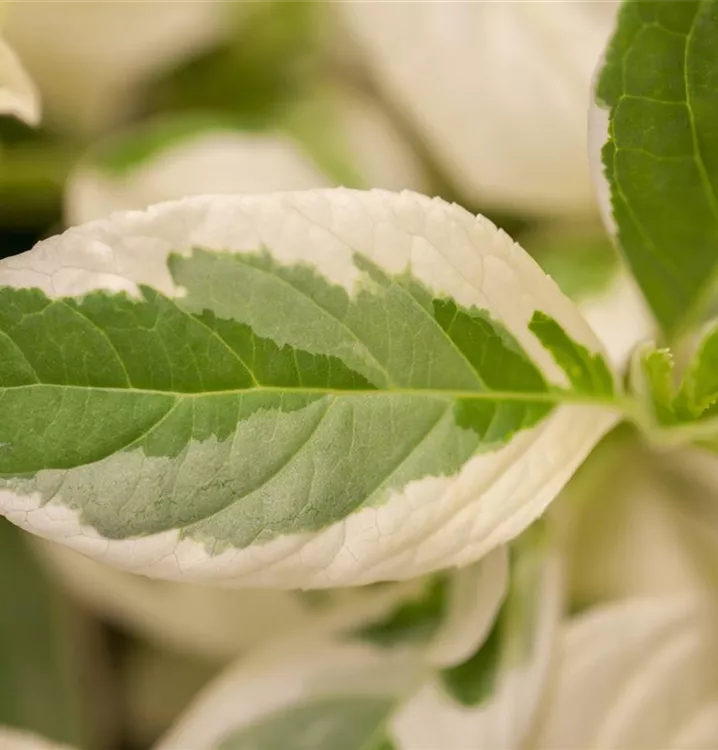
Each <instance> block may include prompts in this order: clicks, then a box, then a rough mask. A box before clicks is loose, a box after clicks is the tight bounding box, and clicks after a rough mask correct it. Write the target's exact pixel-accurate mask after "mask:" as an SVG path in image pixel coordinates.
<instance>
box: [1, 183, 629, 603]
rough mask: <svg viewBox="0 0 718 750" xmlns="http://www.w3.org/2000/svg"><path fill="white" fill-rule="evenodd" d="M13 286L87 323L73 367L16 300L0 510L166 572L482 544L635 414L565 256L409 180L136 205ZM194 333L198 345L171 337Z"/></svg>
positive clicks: (182, 575) (457, 553)
mask: <svg viewBox="0 0 718 750" xmlns="http://www.w3.org/2000/svg"><path fill="white" fill-rule="evenodd" d="M0 288H2V293H3V294H4V295H5V296H6V297H7V298H8V299H9V300H13V303H12V305H11V306H10V307H9V308H8V310H15V309H16V305H20V307H21V308H22V307H23V306H26V305H33V306H34V305H36V304H37V302H35V301H33V300H44V301H43V302H42V305H43V309H45V310H46V311H47V312H46V314H47V315H49V316H54V315H59V316H61V318H63V319H66V322H65V323H64V324H63V336H65V337H66V340H67V341H68V342H71V341H73V340H81V341H82V348H81V350H77V354H74V353H73V352H74V351H75V350H74V349H73V346H72V344H71V343H68V347H69V348H66V349H65V350H64V351H65V355H64V363H65V364H64V365H63V367H62V368H61V369H56V362H57V360H56V359H53V358H52V357H49V356H48V355H47V354H45V355H42V354H41V352H42V350H43V347H45V346H50V347H54V346H55V344H54V343H52V342H53V341H54V339H46V338H43V335H42V328H39V329H38V328H35V327H34V326H35V322H36V320H38V319H37V318H36V317H35V316H32V315H29V316H25V317H22V318H19V319H18V318H17V317H16V316H15V315H14V313H13V315H12V317H9V318H6V319H5V321H4V322H2V323H1V325H2V327H3V329H4V330H6V331H7V337H8V338H9V339H10V340H11V341H12V342H13V348H7V347H9V346H10V344H9V343H6V344H4V346H5V347H6V348H7V353H6V354H5V355H4V356H5V357H6V366H5V367H6V372H7V376H6V377H7V378H8V379H9V380H7V382H8V385H9V386H10V387H7V388H6V389H5V390H4V392H3V395H4V398H3V400H2V402H0V403H1V405H2V420H1V423H2V427H0V430H2V432H0V442H1V443H4V447H3V450H2V452H0V473H1V474H2V479H0V512H2V513H3V514H5V515H6V516H7V517H8V518H9V519H10V520H11V521H13V522H14V523H16V524H18V525H20V526H22V527H23V528H25V529H28V530H30V531H32V532H34V533H36V534H39V535H40V536H44V537H47V538H51V539H55V540H57V541H61V542H63V543H64V544H67V545H68V546H70V547H74V548H75V549H78V550H80V551H82V552H84V553H85V554H88V555H90V556H93V557H96V558H98V559H100V560H104V561H106V562H108V563H111V564H113V565H116V566H119V567H123V568H126V569H128V570H132V571H136V572H142V573H145V574H147V575H150V576H153V577H159V578H170V579H179V580H186V581H196V582H207V583H212V584H215V585H225V586H275V587H287V588H291V587H303V588H310V587H322V588H325V587H336V586H345V585H356V584H365V583H372V582H375V581H382V580H397V579H409V578H413V577H416V576H419V575H423V574H426V573H430V572H432V571H435V570H438V569H441V568H446V567H451V566H463V565H467V564H469V563H471V562H473V561H475V560H477V559H479V558H481V557H482V556H484V555H485V554H487V553H488V552H490V551H491V550H493V549H495V548H496V547H498V546H501V545H502V544H504V543H506V542H508V541H510V540H511V539H513V538H514V537H515V536H517V535H518V534H520V533H521V532H522V531H523V530H524V529H525V528H526V527H527V526H529V525H530V524H531V523H532V522H533V521H534V520H535V519H536V518H537V517H538V516H540V515H541V514H542V513H543V511H544V510H545V509H546V507H547V506H548V504H549V503H550V502H551V500H552V499H553V498H554V497H555V496H556V494H557V493H558V492H559V490H560V489H561V488H562V486H563V485H564V484H565V482H566V481H567V480H568V478H569V477H570V476H571V474H572V473H573V472H574V471H575V469H576V468H577V466H578V465H579V464H580V463H581V462H582V461H583V459H584V458H585V457H586V455H587V454H588V452H589V451H590V450H591V449H592V447H593V446H594V445H595V443H596V442H597V441H598V440H599V439H600V437H601V436H602V435H603V434H604V433H605V432H606V431H607V430H608V429H610V427H611V426H613V425H614V424H615V421H616V418H617V410H616V406H615V403H616V402H615V399H614V393H615V391H616V389H617V388H618V386H617V384H616V383H615V382H614V376H613V375H612V374H611V372H610V371H609V369H608V367H607V366H606V364H605V361H604V359H603V355H602V351H601V345H600V343H599V341H598V340H597V338H596V336H595V335H594V334H593V332H592V331H591V329H590V328H589V326H588V324H587V323H586V322H585V321H584V320H583V318H582V317H581V316H580V314H579V313H578V311H577V310H576V308H575V307H574V305H573V304H572V303H571V302H570V301H569V300H568V299H567V298H566V297H565V296H563V294H562V293H561V292H560V291H559V289H558V287H557V286H556V285H555V284H554V283H553V282H552V281H551V279H549V278H548V277H547V276H546V275H545V274H543V272H542V271H541V270H540V268H539V267H538V266H537V265H536V263H535V262H534V261H533V260H532V259H531V258H530V257H529V256H527V255H526V254H525V253H524V252H523V251H522V250H521V248H519V247H518V246H517V245H515V244H514V243H513V242H512V241H511V240H510V239H509V238H508V237H507V236H506V235H505V234H504V233H502V232H500V231H499V230H497V229H496V228H495V227H494V225H493V224H491V223H490V222H488V221H487V220H485V219H483V218H482V217H475V216H472V215H471V214H469V213H468V212H466V211H464V210H463V209H460V208H459V207H457V206H450V205H448V204H446V203H445V202H443V201H441V200H439V199H433V200H432V199H429V198H425V197H423V196H419V195H416V194H413V193H408V192H407V193H402V194H392V193H386V192H382V191H370V192H361V191H347V190H328V191H307V192H304V193H279V194H274V195H268V196H261V195H260V196H205V197H198V198H190V199H185V200H184V201H180V202H176V203H167V204H162V205H159V206H154V207H152V208H150V209H149V210H147V211H145V212H128V213H118V214H114V215H113V216H112V217H110V218H109V219H107V220H100V221H97V222H91V223H89V224H87V225H85V226H82V227H78V228H75V229H72V230H69V231H68V232H66V233H65V234H63V235H61V236H59V237H55V238H52V239H50V240H47V241H45V242H43V243H40V244H39V245H38V246H37V247H36V248H35V249H34V250H32V251H30V252H28V253H25V254H24V255H21V256H16V257H14V258H9V259H6V260H5V261H3V262H2V263H1V264H0ZM68 310H70V311H72V310H77V311H78V312H77V314H74V313H73V314H71V316H70V318H67V315H68ZM146 315H150V316H151V318H152V319H155V320H157V321H158V323H157V325H155V326H151V327H149V328H147V323H146V322H142V321H145V320H149V318H146V317H145V316H146ZM208 315H209V316H210V317H207V316H208ZM41 320H43V321H45V320H46V321H47V322H48V324H50V321H51V318H44V317H43V318H41ZM88 324H89V325H91V326H92V327H91V328H88ZM18 325H19V326H20V328H18V327H17V326H18ZM25 325H32V326H33V328H32V331H33V333H32V334H31V335H30V329H26V328H24V326H25ZM76 326H80V329H81V331H82V333H80V332H79V331H78V332H77V333H73V330H74V328H75V327H76ZM188 326H189V329H188V328H187V327H188ZM180 331H181V332H182V333H181V335H182V336H183V337H185V341H187V343H188V345H189V346H190V347H195V348H194V349H192V348H190V349H189V350H188V349H186V348H183V347H181V348H179V349H176V348H175V347H173V346H171V347H168V346H167V344H166V342H167V341H170V340H172V338H173V337H174V336H176V335H178V332H180ZM100 334H101V337H100V338H98V336H99V335H100ZM38 336H39V338H38ZM75 336H80V337H81V338H80V339H75ZM192 342H196V343H192ZM93 347H99V348H98V349H97V350H96V351H94V353H92V354H90V353H89V352H91V351H92V348H93ZM108 347H109V348H108ZM247 347H249V348H247ZM210 353H211V354H210ZM38 357H39V358H38ZM199 359H201V360H202V362H203V363H204V365H203V367H202V369H201V370H200V369H198V368H197V366H196V363H197V362H198V360H199ZM88 368H89V369H88ZM87 385H91V386H92V387H91V390H90V391H89V392H88V391H86V386H87ZM38 386H39V387H38ZM557 389H559V390H557ZM37 398H39V399H40V401H39V402H34V403H35V404H36V405H35V406H34V407H31V406H30V405H29V402H28V401H27V399H30V400H31V401H33V400H34V399H37ZM46 398H49V399H50V400H49V401H45V400H44V399H46ZM57 398H59V399H60V400H59V401H56V400H55V399H57ZM88 399H89V400H88ZM128 407H129V408H128ZM28 409H32V410H33V413H35V414H37V415H38V417H39V418H40V420H41V422H40V423H38V424H40V425H41V429H40V433H38V434H35V433H34V432H33V429H34V428H33V427H31V426H30V427H29V426H28V423H27V419H26V415H27V413H28ZM58 409H59V410H58ZM43 410H49V411H46V412H45V416H44V417H43ZM98 410H99V411H98ZM112 419H114V420H117V421H116V422H115V427H113V428H110V427H108V420H112ZM47 421H49V423H50V425H51V429H50V430H49V431H48V430H47V429H46V423H47ZM98 425H99V426H101V429H100V428H99V427H98ZM98 430H99V431H98ZM100 498H101V500H100Z"/></svg>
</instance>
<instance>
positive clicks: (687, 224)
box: [596, 0, 718, 335]
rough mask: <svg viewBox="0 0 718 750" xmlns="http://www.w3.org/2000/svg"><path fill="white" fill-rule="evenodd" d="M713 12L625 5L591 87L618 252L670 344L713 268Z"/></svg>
mask: <svg viewBox="0 0 718 750" xmlns="http://www.w3.org/2000/svg"><path fill="white" fill-rule="evenodd" d="M717 36H718V4H716V3H715V2H710V1H708V2H691V1H686V2H643V1H640V0H629V1H628V2H625V3H624V5H623V7H622V9H621V13H620V16H619V21H618V28H617V30H616V33H615V35H614V37H613V39H612V41H611V43H610V45H609V47H608V50H607V53H606V62H605V65H604V67H603V69H602V70H601V72H600V74H599V76H598V79H597V89H596V98H597V101H598V102H599V104H601V105H603V106H606V107H608V110H609V130H608V141H607V142H606V144H605V145H604V147H603V151H602V157H603V165H604V168H605V176H606V178H607V180H608V183H609V186H610V198H611V206H612V213H613V218H614V220H615V224H616V227H617V233H618V243H619V245H620V247H621V248H622V250H623V252H624V254H625V257H626V258H627V260H628V262H629V264H630V266H631V269H632V270H633V273H634V275H635V277H636V280H637V281H638V283H639V285H640V286H641V288H642V290H643V292H644V294H645V296H646V299H647V300H648V302H649V304H650V306H651V308H652V310H653V312H654V313H655V315H656V318H657V319H658V322H659V323H660V324H661V326H662V327H663V329H664V331H665V332H666V333H667V334H669V335H675V334H677V333H678V332H679V331H680V329H681V328H682V327H683V326H684V325H685V324H686V323H687V322H688V321H689V320H690V318H691V316H693V315H695V313H696V310H697V308H699V307H700V305H701V304H702V303H703V302H705V300H704V297H705V295H706V293H707V291H708V290H709V289H710V287H711V283H712V280H713V279H714V276H715V271H716V264H717V261H718V195H717V190H718V127H717V126H716V122H718V47H717V46H716V44H715V39H716V37H717Z"/></svg>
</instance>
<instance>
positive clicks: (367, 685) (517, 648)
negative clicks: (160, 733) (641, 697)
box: [158, 528, 561, 750]
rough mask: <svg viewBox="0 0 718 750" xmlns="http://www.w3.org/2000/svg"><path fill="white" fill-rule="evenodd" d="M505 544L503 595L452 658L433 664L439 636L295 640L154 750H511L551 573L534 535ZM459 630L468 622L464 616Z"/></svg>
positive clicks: (536, 659) (254, 663) (532, 684)
mask: <svg viewBox="0 0 718 750" xmlns="http://www.w3.org/2000/svg"><path fill="white" fill-rule="evenodd" d="M512 546H513V549H512V561H511V568H512V571H511V572H512V584H511V591H510V592H509V595H508V598H507V599H506V600H505V601H504V603H503V605H502V607H501V611H500V614H499V616H498V619H496V620H495V622H494V624H493V625H491V627H490V630H489V631H488V632H487V630H486V629H481V628H478V629H474V635H475V638H474V642H473V645H471V646H469V653H464V654H463V655H461V656H460V657H459V656H458V654H455V655H454V656H455V657H458V658H459V659H460V660H459V661H455V662H453V663H452V664H451V665H450V666H448V665H446V664H444V665H443V666H441V665H439V664H437V663H436V660H435V656H436V652H435V648H434V647H435V646H436V644H437V643H438V642H440V641H441V640H442V635H441V634H440V633H439V634H436V635H435V636H434V637H433V639H431V640H430V641H429V642H428V643H417V642H416V640H414V639H413V638H411V637H410V638H408V639H407V638H405V639H401V638H399V639H396V640H394V641H392V642H391V643H389V642H387V641H384V642H380V641H378V640H375V641H374V643H372V644H370V643H367V642H366V638H364V639H362V640H364V641H365V642H364V643H360V642H357V641H334V642H333V643H332V644H329V645H327V644H323V643H322V644H320V643H316V642H311V641H308V640H307V639H294V640H293V641H291V642H288V643H286V644H284V645H283V646H282V647H281V648H278V647H274V648H272V649H271V650H267V651H266V652H265V653H264V654H257V655H255V656H254V657H253V658H252V659H251V660H249V661H245V662H244V663H240V664H239V665H238V666H237V667H235V668H234V669H232V670H230V671H229V673H228V674H226V675H225V676H224V677H222V678H221V679H220V680H218V682H217V683H216V684H215V685H214V686H212V687H210V688H209V689H208V690H207V691H206V692H205V694H204V695H203V696H201V697H200V698H199V700H198V701H197V702H196V703H195V705H194V706H192V707H191V709H190V711H189V712H188V713H187V715H186V716H184V717H183V718H182V719H181V720H180V722H179V723H178V725H177V726H176V727H175V728H174V729H172V730H171V731H170V732H169V734H168V735H167V736H166V737H165V738H164V740H163V741H161V742H160V744H159V746H158V750H183V749H184V748H187V747H192V748H194V749H195V750H214V749H217V750H219V749H220V748H221V749H222V750H229V749H230V748H232V749H233V750H247V749H248V748H252V749H253V750H304V749H305V748H307V749H308V748H311V750H325V748H326V750H335V748H339V747H341V748H342V750H367V749H368V748H371V749H372V750H380V749H381V750H388V749H389V748H391V749H392V750H429V749H431V750H434V748H442V750H444V749H445V750H465V748H467V747H487V748H490V747H491V748H493V747H497V748H498V747H500V748H502V750H514V748H519V747H521V746H522V742H523V740H524V739H525V736H526V732H527V730H528V728H529V726H530V725H531V722H532V720H533V717H534V715H535V712H536V709H537V707H538V704H539V700H540V698H541V696H542V691H543V687H544V685H545V681H546V677H547V675H548V666H549V663H550V662H551V657H552V654H553V644H554V635H555V630H556V625H557V622H558V615H559V612H560V607H561V597H560V590H561V566H560V563H559V559H558V557H557V556H556V553H555V550H553V549H552V548H551V545H550V540H549V539H548V538H547V537H546V536H545V532H544V531H543V530H542V529H540V528H539V529H536V530H532V531H531V532H530V534H529V536H528V537H526V538H524V537H522V538H521V539H520V540H519V541H518V543H517V544H515V545H512ZM495 563H498V558H497V559H496V561H495ZM495 563H492V564H491V565H494V564H495ZM482 564H483V565H486V564H487V563H486V561H485V562H484V563H482ZM491 565H489V567H491ZM487 572H488V571H487ZM497 591H499V590H498V589H495V590H494V592H493V593H497ZM485 593H489V592H488V591H486V592H485ZM483 599H484V601H485V603H486V604H491V603H492V601H493V600H491V596H489V597H484V598H483ZM490 600H491V601H490ZM489 611H491V612H492V613H495V612H496V610H495V608H494V607H492V606H489ZM420 619H421V618H415V620H414V621H415V622H417V621H418V620H420ZM464 622H465V625H466V626H468V628H469V629H471V627H472V624H473V625H474V626H476V625H477V623H476V620H475V618H474V617H473V615H471V614H469V616H468V617H467V619H466V620H465V621H464ZM455 624H456V620H454V627H455ZM466 645H469V644H468V642H466Z"/></svg>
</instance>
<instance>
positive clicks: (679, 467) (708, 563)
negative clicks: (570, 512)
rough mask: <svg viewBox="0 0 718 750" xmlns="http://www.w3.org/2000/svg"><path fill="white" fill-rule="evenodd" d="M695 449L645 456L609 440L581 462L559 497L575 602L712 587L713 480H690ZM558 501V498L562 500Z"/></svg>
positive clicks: (717, 555)
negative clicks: (564, 508) (565, 510)
mask: <svg viewBox="0 0 718 750" xmlns="http://www.w3.org/2000/svg"><path fill="white" fill-rule="evenodd" d="M699 460H700V461H701V462H704V461H705V462H713V465H712V471H713V476H714V477H715V475H716V474H715V472H716V466H717V465H718V458H714V457H712V456H709V455H708V454H705V455H703V454H702V453H701V452H699V451H698V450H695V449H688V450H683V451H681V452H679V453H676V454H674V455H671V456H668V455H660V456H655V455H650V454H648V453H647V452H646V450H645V448H642V447H641V446H639V445H637V444H636V442H635V438H632V437H631V436H627V437H626V438H625V439H618V438H617V439H616V440H614V441H612V442H609V443H608V444H607V445H605V446H603V447H602V448H601V449H599V452H598V453H597V454H595V455H594V456H592V458H591V460H590V461H589V462H588V463H587V464H586V465H585V466H584V467H582V470H581V472H580V473H579V474H578V475H577V476H576V479H575V481H574V482H573V483H572V484H571V485H570V486H569V487H568V489H567V491H566V494H565V496H564V498H562V501H563V500H568V501H569V503H570V502H571V501H573V502H574V503H575V507H574V510H575V511H576V512H577V516H576V519H575V521H576V525H575V526H574V528H573V532H572V536H571V550H570V557H569V564H568V569H569V571H570V579H571V582H570V589H571V594H572V598H573V599H574V601H575V602H576V603H578V604H580V605H586V604H590V603H593V602H597V601H607V600H611V599H617V598H625V597H631V596H643V595H659V594H660V595H666V594H677V593H680V592H685V591H698V590H711V589H713V588H714V587H715V585H716V582H717V579H716V574H715V572H714V571H716V570H718V492H716V488H717V486H718V482H716V480H715V478H714V479H713V480H712V481H713V485H714V486H713V490H712V491H711V490H710V489H709V488H707V487H706V486H701V485H699V484H698V482H697V481H696V477H695V471H694V468H693V466H694V464H695V463H696V461H699ZM562 504H563V503H562Z"/></svg>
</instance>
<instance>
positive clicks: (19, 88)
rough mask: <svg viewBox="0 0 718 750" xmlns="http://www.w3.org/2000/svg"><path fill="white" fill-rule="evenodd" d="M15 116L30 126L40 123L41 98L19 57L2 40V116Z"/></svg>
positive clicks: (0, 47) (0, 97) (0, 108)
mask: <svg viewBox="0 0 718 750" xmlns="http://www.w3.org/2000/svg"><path fill="white" fill-rule="evenodd" d="M3 114H7V115H14V116H15V117H17V118H18V119H20V120H22V121H23V122H25V123H27V124H28V125H37V124H38V123H39V122H40V98H39V96H38V93H37V89H36V88H35V84H34V83H33V82H32V80H31V78H30V76H29V75H28V74H27V72H26V71H25V69H24V68H23V66H22V64H21V63H20V60H19V59H18V57H17V55H16V54H15V53H14V52H13V51H12V49H10V47H9V46H8V45H7V44H6V43H5V42H4V41H3V40H2V38H0V115H3Z"/></svg>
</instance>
